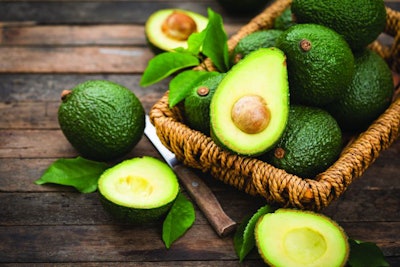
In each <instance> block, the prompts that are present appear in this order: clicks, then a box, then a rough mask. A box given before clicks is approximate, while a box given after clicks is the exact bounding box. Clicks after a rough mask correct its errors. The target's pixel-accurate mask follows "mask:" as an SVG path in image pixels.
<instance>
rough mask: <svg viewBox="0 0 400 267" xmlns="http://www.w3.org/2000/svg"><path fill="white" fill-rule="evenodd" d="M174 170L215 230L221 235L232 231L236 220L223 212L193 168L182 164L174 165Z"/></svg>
mask: <svg viewBox="0 0 400 267" xmlns="http://www.w3.org/2000/svg"><path fill="white" fill-rule="evenodd" d="M174 170H175V173H176V174H177V176H178V178H179V179H180V181H181V182H182V184H183V186H184V187H185V189H186V190H187V191H188V193H189V195H190V197H191V198H192V199H193V200H194V201H195V202H196V204H197V206H198V207H199V208H200V210H201V211H202V212H203V214H204V216H205V217H206V218H207V220H208V221H209V223H210V224H211V226H212V227H213V228H214V230H215V232H216V233H217V234H218V235H219V236H221V237H223V236H226V235H228V234H230V233H231V232H232V231H234V230H235V228H236V222H235V221H233V220H232V219H231V218H230V217H229V216H228V215H227V214H226V213H225V211H224V210H223V209H222V207H221V205H220V203H219V202H218V200H217V198H216V197H215V195H214V194H213V192H212V191H211V189H210V188H209V187H208V186H207V185H206V183H205V182H204V181H203V180H202V179H201V178H200V177H199V176H198V175H197V174H196V173H195V172H194V171H193V170H191V169H190V168H189V167H186V166H184V165H183V164H178V165H175V166H174Z"/></svg>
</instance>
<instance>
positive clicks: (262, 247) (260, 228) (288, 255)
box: [255, 208, 349, 267]
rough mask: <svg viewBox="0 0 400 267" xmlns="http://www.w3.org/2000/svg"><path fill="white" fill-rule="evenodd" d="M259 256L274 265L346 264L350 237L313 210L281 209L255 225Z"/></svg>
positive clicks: (299, 266)
mask: <svg viewBox="0 0 400 267" xmlns="http://www.w3.org/2000/svg"><path fill="white" fill-rule="evenodd" d="M255 238H256V244H257V247H258V250H259V253H260V255H261V256H262V258H263V259H264V261H265V262H266V263H268V264H269V265H271V266H276V267H280V266H284V267H291V266H296V267H301V266H309V267H310V266H311V267H312V266H315V267H317V266H332V267H334V266H345V264H346V262H347V258H348V255H349V244H348V239H347V236H346V234H345V232H344V231H343V229H342V228H341V227H340V226H339V225H338V224H337V223H336V222H334V221H333V220H331V219H330V218H328V217H326V216H324V215H323V214H317V213H314V212H311V211H300V210H295V209H283V208H282V209H278V210H277V211H275V212H274V213H268V214H266V215H264V216H263V217H261V218H260V220H259V221H258V222H257V225H256V228H255Z"/></svg>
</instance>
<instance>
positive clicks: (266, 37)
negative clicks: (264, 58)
mask: <svg viewBox="0 0 400 267" xmlns="http://www.w3.org/2000/svg"><path fill="white" fill-rule="evenodd" d="M282 32H283V31H281V30H276V29H268V30H262V31H257V32H253V33H250V34H249V35H247V36H245V37H243V38H242V39H240V41H239V42H238V44H237V45H236V46H235V49H234V50H233V52H232V54H231V62H232V64H236V63H237V62H238V61H239V60H241V59H243V58H245V57H246V56H247V55H248V54H249V53H251V52H253V51H255V50H257V49H259V48H268V47H273V46H275V42H276V39H277V38H278V36H280V35H281V34H282Z"/></svg>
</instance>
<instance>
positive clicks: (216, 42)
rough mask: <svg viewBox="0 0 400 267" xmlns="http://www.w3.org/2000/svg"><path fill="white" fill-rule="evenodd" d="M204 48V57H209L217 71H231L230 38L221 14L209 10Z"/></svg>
mask: <svg viewBox="0 0 400 267" xmlns="http://www.w3.org/2000/svg"><path fill="white" fill-rule="evenodd" d="M204 31H205V32H206V33H205V37H204V42H203V47H202V52H203V54H204V55H206V56H207V57H209V58H210V59H211V61H212V62H213V63H214V65H215V66H216V67H217V69H218V70H219V71H221V72H226V71H227V70H228V69H229V67H230V66H229V52H228V43H227V41H228V37H227V34H226V32H225V30H224V24H223V21H222V17H221V15H220V14H218V13H216V12H214V11H212V9H210V8H209V9H208V24H207V27H206V28H205V29H204Z"/></svg>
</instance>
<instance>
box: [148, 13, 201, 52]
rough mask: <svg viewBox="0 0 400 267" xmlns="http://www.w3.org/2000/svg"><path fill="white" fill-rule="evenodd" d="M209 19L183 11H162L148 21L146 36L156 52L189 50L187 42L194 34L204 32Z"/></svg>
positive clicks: (151, 16)
mask: <svg viewBox="0 0 400 267" xmlns="http://www.w3.org/2000/svg"><path fill="white" fill-rule="evenodd" d="M207 24H208V18H206V17H204V16H203V15H200V14H198V13H195V12H192V11H188V10H183V9H161V10H158V11H156V12H154V13H153V14H151V15H150V17H149V18H148V19H147V21H146V25H145V35H146V38H147V41H148V43H149V45H150V47H151V49H152V50H153V51H154V52H156V53H159V52H163V51H172V50H173V49H175V48H178V47H183V48H187V40H188V38H189V36H190V35H191V34H192V33H196V32H201V31H203V30H204V29H205V28H206V26H207Z"/></svg>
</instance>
